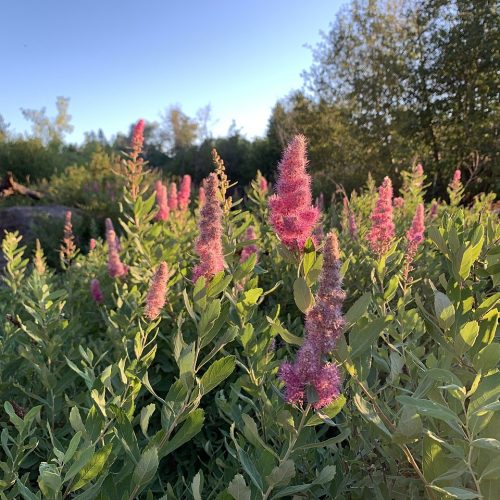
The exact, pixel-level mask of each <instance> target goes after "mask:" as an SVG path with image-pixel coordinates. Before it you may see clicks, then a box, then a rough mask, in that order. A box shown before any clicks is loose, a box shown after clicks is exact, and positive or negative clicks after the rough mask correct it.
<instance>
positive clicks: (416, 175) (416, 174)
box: [412, 163, 424, 187]
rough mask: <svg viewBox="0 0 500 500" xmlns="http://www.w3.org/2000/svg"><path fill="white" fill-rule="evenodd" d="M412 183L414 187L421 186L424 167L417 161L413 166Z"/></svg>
mask: <svg viewBox="0 0 500 500" xmlns="http://www.w3.org/2000/svg"><path fill="white" fill-rule="evenodd" d="M412 174H413V183H414V184H415V186H416V187H422V185H423V183H424V167H423V166H422V164H421V163H417V165H416V166H415V167H414V168H413V172H412Z"/></svg>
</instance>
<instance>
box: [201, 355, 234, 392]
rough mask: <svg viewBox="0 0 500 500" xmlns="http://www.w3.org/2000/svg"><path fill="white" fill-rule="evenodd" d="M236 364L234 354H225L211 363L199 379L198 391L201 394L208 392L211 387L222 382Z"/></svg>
mask: <svg viewBox="0 0 500 500" xmlns="http://www.w3.org/2000/svg"><path fill="white" fill-rule="evenodd" d="M235 366H236V361H235V357H234V356H226V357H225V358H222V359H218V360H217V361H215V362H214V363H212V364H211V365H210V366H209V368H208V370H207V371H206V372H205V373H204V374H203V376H202V377H201V380H200V391H201V394H202V395H205V394H207V393H209V392H210V391H211V390H212V389H214V388H215V387H217V386H218V385H219V384H220V383H221V382H223V381H224V380H225V379H226V378H227V377H229V375H231V373H233V371H234V368H235Z"/></svg>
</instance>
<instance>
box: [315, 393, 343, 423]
mask: <svg viewBox="0 0 500 500" xmlns="http://www.w3.org/2000/svg"><path fill="white" fill-rule="evenodd" d="M345 404H346V398H345V396H344V395H343V394H341V395H340V396H339V397H338V398H336V399H334V400H333V401H332V402H331V403H330V404H329V405H328V406H325V407H324V408H321V410H317V411H316V414H315V415H312V416H311V417H309V419H308V420H307V422H306V427H311V426H314V425H320V424H324V423H325V419H332V418H334V417H335V416H337V415H338V414H339V413H340V412H341V411H342V408H343V407H344V405H345Z"/></svg>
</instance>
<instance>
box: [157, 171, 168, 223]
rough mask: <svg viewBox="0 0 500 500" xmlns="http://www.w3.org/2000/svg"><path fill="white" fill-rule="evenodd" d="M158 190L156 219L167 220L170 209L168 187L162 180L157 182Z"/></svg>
mask: <svg viewBox="0 0 500 500" xmlns="http://www.w3.org/2000/svg"><path fill="white" fill-rule="evenodd" d="M155 191H156V204H157V205H158V212H157V213H156V215H155V219H156V220H167V219H168V216H169V213H170V209H169V207H168V199H167V187H166V186H165V185H164V184H163V183H162V182H161V181H160V180H158V181H156V183H155Z"/></svg>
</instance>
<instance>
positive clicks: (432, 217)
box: [429, 200, 439, 220]
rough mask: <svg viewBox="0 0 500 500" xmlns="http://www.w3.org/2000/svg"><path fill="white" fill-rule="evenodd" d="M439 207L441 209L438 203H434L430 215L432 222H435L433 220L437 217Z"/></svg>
mask: <svg viewBox="0 0 500 500" xmlns="http://www.w3.org/2000/svg"><path fill="white" fill-rule="evenodd" d="M438 207H439V205H438V202H437V201H435V200H434V201H433V202H432V205H431V210H430V213H429V215H430V218H431V220H433V219H435V218H436V217H437V213H438Z"/></svg>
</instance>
